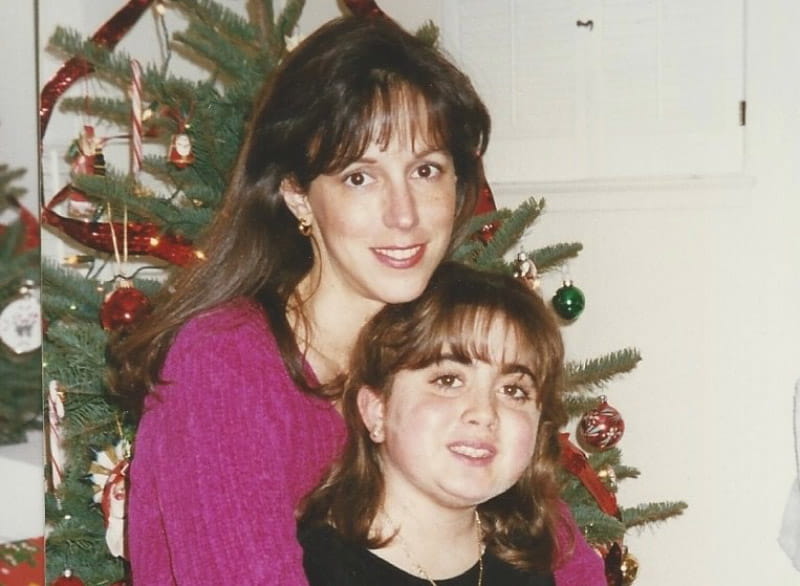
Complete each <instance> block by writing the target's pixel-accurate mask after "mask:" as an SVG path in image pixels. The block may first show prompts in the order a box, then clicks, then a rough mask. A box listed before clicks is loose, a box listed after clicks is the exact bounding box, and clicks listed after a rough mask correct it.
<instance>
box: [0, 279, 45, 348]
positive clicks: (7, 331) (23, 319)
mask: <svg viewBox="0 0 800 586" xmlns="http://www.w3.org/2000/svg"><path fill="white" fill-rule="evenodd" d="M20 293H21V296H20V297H17V298H16V299H14V300H13V301H12V302H11V303H9V304H8V305H6V306H5V308H4V309H3V311H2V312H0V340H2V341H3V343H4V344H5V345H6V346H8V348H9V349H11V351H12V352H14V353H15V354H25V353H26V352H31V351H33V350H36V349H37V348H39V347H40V346H41V345H42V307H41V303H40V302H39V290H38V289H29V288H28V287H23V288H22V289H21V291H20Z"/></svg>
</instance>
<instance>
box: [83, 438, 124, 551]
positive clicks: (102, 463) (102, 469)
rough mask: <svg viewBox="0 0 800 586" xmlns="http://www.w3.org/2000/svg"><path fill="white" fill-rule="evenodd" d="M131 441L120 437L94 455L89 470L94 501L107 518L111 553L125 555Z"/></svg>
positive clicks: (107, 539)
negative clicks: (114, 443) (112, 444)
mask: <svg viewBox="0 0 800 586" xmlns="http://www.w3.org/2000/svg"><path fill="white" fill-rule="evenodd" d="M130 448H131V446H130V443H129V442H128V440H126V439H121V440H119V441H118V442H117V443H116V445H114V446H109V447H107V448H106V449H105V450H104V451H102V452H97V453H96V454H95V458H94V462H92V464H91V466H90V468H89V471H90V472H91V476H90V478H91V480H92V484H93V485H94V502H96V503H97V504H99V505H100V509H101V510H102V512H103V518H104V519H105V526H106V545H107V546H108V550H109V551H110V552H111V555H113V556H115V557H123V558H124V557H126V555H125V519H126V517H127V514H126V501H127V492H128V490H127V480H126V479H127V476H128V466H129V463H130Z"/></svg>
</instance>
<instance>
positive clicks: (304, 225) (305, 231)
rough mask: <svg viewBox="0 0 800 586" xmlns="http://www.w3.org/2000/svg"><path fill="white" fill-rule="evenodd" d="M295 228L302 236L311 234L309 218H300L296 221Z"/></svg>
mask: <svg viewBox="0 0 800 586" xmlns="http://www.w3.org/2000/svg"><path fill="white" fill-rule="evenodd" d="M297 229H298V230H299V231H300V234H302V235H303V236H308V235H309V234H311V220H309V219H308V218H300V221H299V222H298V223H297Z"/></svg>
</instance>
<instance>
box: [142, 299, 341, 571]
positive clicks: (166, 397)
mask: <svg viewBox="0 0 800 586" xmlns="http://www.w3.org/2000/svg"><path fill="white" fill-rule="evenodd" d="M222 317H225V316H220V315H218V314H212V315H211V316H207V317H203V318H200V319H197V320H194V321H193V322H191V323H189V324H188V325H187V326H186V327H185V328H184V330H183V331H181V333H180V334H179V335H178V337H177V338H176V340H175V343H174V344H173V347H172V348H171V350H170V353H169V357H168V360H167V363H166V365H165V369H164V378H165V380H167V381H169V382H168V384H165V385H163V386H162V387H161V388H159V389H158V393H157V395H156V396H154V397H150V398H149V400H148V407H149V409H148V411H147V412H146V414H145V416H144V417H143V419H142V422H141V425H140V428H139V430H138V432H137V437H136V441H135V445H134V459H133V464H132V478H131V479H132V485H131V505H130V513H129V540H130V553H131V561H132V568H133V578H134V583H135V584H136V585H137V586H149V585H153V586H155V585H156V584H157V585H158V586H163V585H164V584H170V583H177V584H201V583H218V584H292V585H295V584H297V585H302V584H304V583H305V580H304V578H303V570H302V554H301V551H300V548H299V546H298V545H297V543H296V540H295V521H294V508H295V505H296V503H297V501H298V499H299V497H300V496H301V495H302V493H303V492H304V491H305V490H307V489H308V488H310V486H311V485H312V484H313V482H314V481H315V480H316V478H317V475H318V474H319V471H320V469H321V467H322V466H324V465H326V464H327V462H328V460H329V458H330V457H331V456H332V454H333V451H334V445H336V444H337V438H336V429H335V423H338V422H336V421H333V422H327V419H326V418H324V417H322V418H321V420H320V421H315V420H313V417H315V416H316V414H315V413H313V412H311V411H312V410H310V409H308V401H310V400H311V399H309V398H308V397H306V396H304V395H300V392H299V391H298V390H297V389H296V388H295V386H294V384H293V383H292V381H291V379H290V378H289V377H288V374H287V373H286V372H285V368H284V367H283V363H282V362H281V360H280V357H279V356H278V355H277V350H276V349H275V346H274V341H273V340H272V338H271V336H270V335H269V334H268V332H266V329H265V325H264V323H263V320H262V319H261V318H260V313H257V314H256V315H255V316H252V315H251V316H250V317H249V319H248V320H241V319H239V320H238V321H235V322H234V323H233V324H231V323H230V322H231V319H230V316H227V319H224V320H223V319H222ZM317 411H319V413H321V414H324V410H323V409H321V408H319V406H317ZM333 415H335V417H337V418H338V414H335V412H334V413H333ZM307 417H308V418H312V420H306V418H307ZM326 422H327V424H326ZM339 425H341V423H339ZM310 438H311V439H314V440H316V441H315V442H311V443H309V442H310ZM320 446H322V448H321V449H320ZM320 452H324V453H320ZM306 485H308V486H306ZM166 576H170V581H168V582H167V581H164V580H165V577H166Z"/></svg>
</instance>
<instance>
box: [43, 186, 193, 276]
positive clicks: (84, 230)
mask: <svg viewBox="0 0 800 586" xmlns="http://www.w3.org/2000/svg"><path fill="white" fill-rule="evenodd" d="M73 195H78V196H82V195H83V194H82V193H81V192H80V191H79V190H77V189H75V188H74V187H72V186H71V185H66V186H64V187H63V188H62V189H61V191H59V192H58V193H57V194H56V196H55V197H54V198H53V199H52V201H51V202H50V203H49V204H47V206H46V207H44V208H42V222H44V223H45V224H47V225H48V226H53V227H54V228H58V229H59V230H61V231H62V232H64V233H65V234H66V235H67V236H69V237H70V238H73V239H75V240H77V241H78V242H80V243H81V244H83V245H85V246H88V247H90V248H92V249H93V250H99V251H101V252H108V253H113V252H114V236H116V238H117V241H120V240H122V235H123V233H124V231H125V230H126V228H127V231H128V253H129V254H133V255H146V256H154V257H156V258H160V259H162V260H166V261H168V262H171V263H172V264H175V265H178V266H185V265H188V264H189V263H190V262H192V261H194V260H197V254H196V252H195V250H194V248H193V247H192V243H191V241H190V240H189V239H188V238H185V237H184V236H181V235H179V234H171V233H169V232H166V233H165V232H164V231H163V230H162V229H161V228H160V227H159V226H156V225H155V224H152V223H149V222H128V224H127V227H126V225H124V224H122V223H121V222H87V221H84V220H75V219H73V218H65V217H64V216H61V215H59V214H57V213H56V212H55V211H53V209H52V207H53V206H54V205H57V204H58V203H59V202H61V201H63V200H65V199H66V198H68V197H70V196H73ZM112 233H113V235H112Z"/></svg>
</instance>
